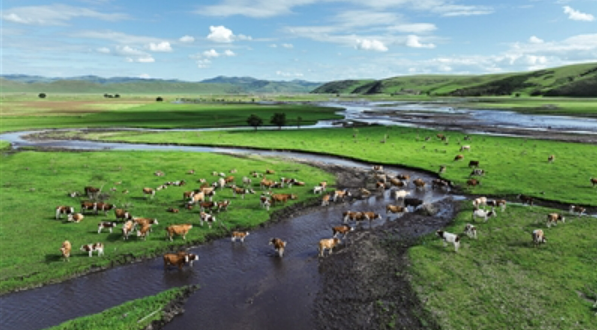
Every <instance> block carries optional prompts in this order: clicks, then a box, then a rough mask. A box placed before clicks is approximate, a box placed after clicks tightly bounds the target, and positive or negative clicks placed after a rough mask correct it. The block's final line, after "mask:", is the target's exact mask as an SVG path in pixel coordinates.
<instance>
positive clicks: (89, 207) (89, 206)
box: [80, 201, 97, 214]
mask: <svg viewBox="0 0 597 330" xmlns="http://www.w3.org/2000/svg"><path fill="white" fill-rule="evenodd" d="M85 211H92V212H94V213H96V214H97V203H94V202H90V201H83V202H81V211H80V213H85Z"/></svg>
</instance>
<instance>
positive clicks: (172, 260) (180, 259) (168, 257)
mask: <svg viewBox="0 0 597 330" xmlns="http://www.w3.org/2000/svg"><path fill="white" fill-rule="evenodd" d="M197 260H199V256H197V255H195V254H192V253H186V252H184V251H181V252H178V253H177V254H174V253H166V254H164V270H167V269H168V266H169V265H172V266H176V267H178V269H179V270H182V266H183V265H184V264H189V265H190V266H193V261H197Z"/></svg>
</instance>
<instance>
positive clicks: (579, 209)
mask: <svg viewBox="0 0 597 330" xmlns="http://www.w3.org/2000/svg"><path fill="white" fill-rule="evenodd" d="M569 211H570V213H571V214H574V213H578V215H579V216H581V215H583V213H585V212H586V211H587V209H585V208H584V207H581V206H576V205H570V209H569Z"/></svg>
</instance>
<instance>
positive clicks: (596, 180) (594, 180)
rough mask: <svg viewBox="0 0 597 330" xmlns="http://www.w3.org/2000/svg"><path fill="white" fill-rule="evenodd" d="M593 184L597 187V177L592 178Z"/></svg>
mask: <svg viewBox="0 0 597 330" xmlns="http://www.w3.org/2000/svg"><path fill="white" fill-rule="evenodd" d="M591 184H592V185H593V188H595V187H597V178H591Z"/></svg>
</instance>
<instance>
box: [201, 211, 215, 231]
mask: <svg viewBox="0 0 597 330" xmlns="http://www.w3.org/2000/svg"><path fill="white" fill-rule="evenodd" d="M199 221H200V222H199V224H200V225H201V227H203V221H205V222H207V226H208V227H209V229H211V225H212V224H213V223H215V222H216V217H214V216H213V215H211V214H209V213H205V212H201V213H199Z"/></svg>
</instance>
